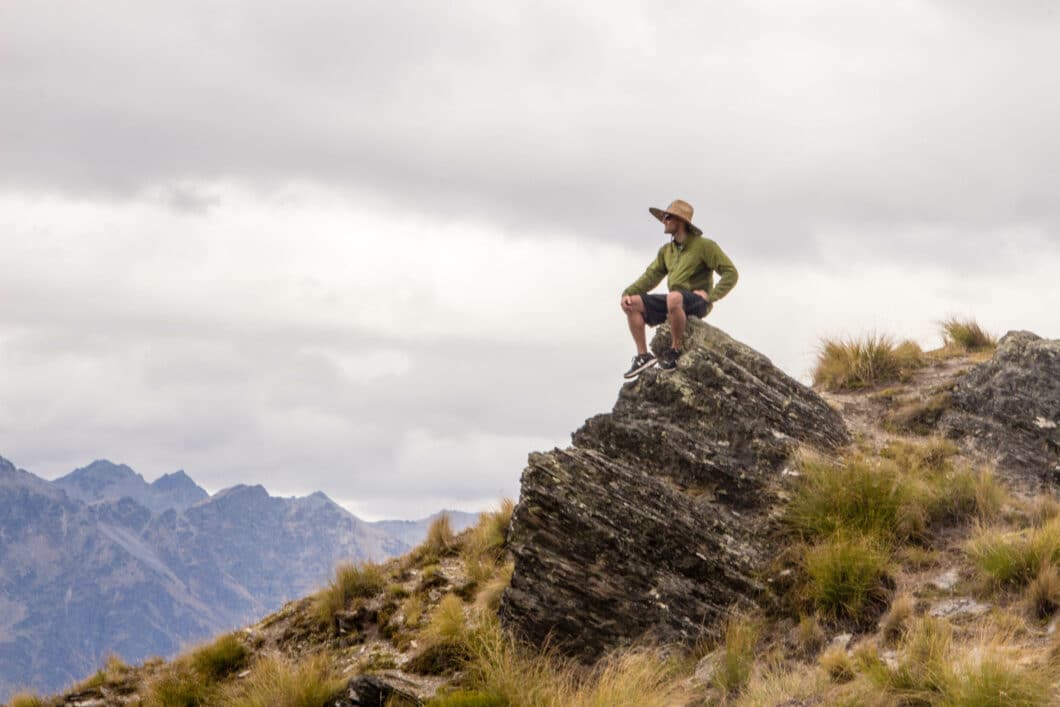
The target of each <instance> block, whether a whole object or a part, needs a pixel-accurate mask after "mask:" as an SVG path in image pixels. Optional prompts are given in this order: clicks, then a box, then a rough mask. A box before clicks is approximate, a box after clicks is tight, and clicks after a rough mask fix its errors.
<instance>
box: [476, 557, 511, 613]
mask: <svg viewBox="0 0 1060 707" xmlns="http://www.w3.org/2000/svg"><path fill="white" fill-rule="evenodd" d="M514 572H515V565H514V564H512V563H511V562H506V563H505V564H504V565H502V566H501V567H500V569H498V570H497V572H496V573H495V574H494V575H493V577H492V578H491V579H490V580H489V581H488V582H487V583H486V584H485V585H484V586H483V587H482V589H480V590H479V592H478V594H477V595H476V596H475V608H476V609H477V610H479V611H483V612H487V613H493V614H496V613H497V610H498V609H500V606H501V597H502V596H503V595H504V590H505V589H507V588H508V585H509V584H511V583H512V574H514Z"/></svg>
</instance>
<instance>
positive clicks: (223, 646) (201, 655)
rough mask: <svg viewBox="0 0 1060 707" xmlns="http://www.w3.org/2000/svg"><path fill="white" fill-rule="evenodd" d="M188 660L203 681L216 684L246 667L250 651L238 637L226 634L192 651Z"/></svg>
mask: <svg viewBox="0 0 1060 707" xmlns="http://www.w3.org/2000/svg"><path fill="white" fill-rule="evenodd" d="M188 660H189V661H190V662H191V667H192V668H193V669H194V670H195V672H197V673H198V674H199V675H200V676H201V677H202V678H203V679H204V680H208V681H212V682H216V681H218V680H223V679H224V678H226V677H228V676H229V675H231V674H232V673H234V672H236V671H237V670H242V669H243V668H244V667H246V665H247V662H248V661H249V660H250V651H249V650H247V647H246V646H245V645H243V642H242V641H240V640H239V636H237V635H236V634H234V633H228V634H225V635H224V636H221V637H220V638H218V639H217V640H216V641H214V642H213V643H210V644H207V645H205V646H202V647H200V648H197V649H196V650H194V651H193V652H192V653H191V655H190V656H188Z"/></svg>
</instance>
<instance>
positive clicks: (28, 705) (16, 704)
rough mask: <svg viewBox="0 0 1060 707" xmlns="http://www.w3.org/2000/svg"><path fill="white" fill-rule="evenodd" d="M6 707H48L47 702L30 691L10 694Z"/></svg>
mask: <svg viewBox="0 0 1060 707" xmlns="http://www.w3.org/2000/svg"><path fill="white" fill-rule="evenodd" d="M7 704H8V707H48V703H47V702H45V701H44V699H42V698H41V697H39V696H38V695H35V694H34V693H32V692H19V693H18V694H16V695H12V697H11V699H10V700H9V701H8V703H7Z"/></svg>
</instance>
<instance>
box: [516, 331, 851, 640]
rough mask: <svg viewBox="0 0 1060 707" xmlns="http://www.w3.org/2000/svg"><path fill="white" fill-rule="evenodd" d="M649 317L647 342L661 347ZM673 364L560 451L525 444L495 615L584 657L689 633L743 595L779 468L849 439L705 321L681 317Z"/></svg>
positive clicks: (775, 372) (812, 397)
mask: <svg viewBox="0 0 1060 707" xmlns="http://www.w3.org/2000/svg"><path fill="white" fill-rule="evenodd" d="M668 342H669V332H668V331H667V330H666V329H665V327H664V328H662V329H661V330H660V331H659V333H658V334H657V336H656V337H655V340H654V342H653V344H652V346H653V348H655V349H656V352H658V351H659V349H661V348H662V347H663V346H666V345H668ZM685 349H686V354H685V355H684V356H682V358H681V359H680V362H679V365H678V368H677V370H675V371H673V372H669V371H663V370H661V369H653V370H649V371H647V372H645V373H644V374H642V375H641V376H640V377H639V378H638V379H637V380H636V381H635V382H633V383H630V384H627V385H625V386H623V388H622V391H621V393H620V394H619V398H618V402H617V403H616V404H615V407H614V410H613V411H612V412H611V413H609V414H603V415H598V416H596V417H593V418H591V419H589V420H588V421H587V422H586V423H585V425H584V426H583V427H582V428H581V429H579V430H578V431H577V432H575V433H574V435H573V443H574V444H573V446H572V447H570V448H568V449H565V450H559V449H556V450H553V451H552V452H548V453H545V454H532V455H530V463H529V466H528V467H527V468H526V470H525V471H524V472H523V476H522V490H521V494H520V499H519V504H518V506H517V507H516V511H515V515H514V517H513V521H512V528H511V533H510V537H509V549H510V551H511V553H512V555H513V556H514V558H515V573H514V575H513V576H512V582H511V587H510V588H509V589H508V591H507V592H506V593H505V595H504V599H503V603H502V605H501V615H502V617H503V618H504V620H505V622H506V623H507V624H508V625H509V626H511V627H513V628H515V629H516V630H517V632H519V633H520V634H522V635H524V636H525V637H527V638H529V639H530V640H532V641H534V642H536V643H539V644H540V643H543V642H544V641H546V640H552V641H556V642H559V643H560V644H561V645H563V646H564V648H565V649H566V650H568V651H571V652H573V653H577V654H579V655H582V656H584V657H587V658H593V657H597V656H599V655H600V654H601V653H602V652H604V651H605V650H607V649H608V648H612V647H614V646H616V645H618V644H620V643H622V642H624V641H630V640H634V639H638V638H641V637H643V636H644V635H645V634H648V633H650V634H651V635H652V636H653V637H654V638H655V639H657V640H660V641H663V642H671V641H680V642H684V643H689V642H692V641H695V640H697V639H699V638H700V637H701V636H702V635H703V634H704V632H707V633H709V632H710V631H711V629H712V627H714V626H715V625H716V624H717V622H718V620H719V619H720V618H722V617H723V616H724V615H725V614H726V613H727V612H728V611H729V610H730V609H731V608H732V607H734V606H736V605H738V604H740V603H746V602H749V601H753V600H754V597H755V596H756V595H757V594H758V592H759V591H760V590H761V589H762V586H761V580H760V579H759V574H760V572H761V569H762V567H763V564H764V562H765V561H766V560H767V559H769V558H771V557H772V556H773V555H774V554H775V553H776V550H777V548H776V546H775V545H774V544H773V541H771V540H770V537H769V533H768V530H769V525H770V523H769V521H770V511H771V509H772V508H773V506H774V505H775V504H776V503H777V501H778V499H779V496H778V491H779V484H778V481H779V480H780V477H781V474H782V473H783V469H784V466H785V464H786V463H787V462H788V460H789V458H790V457H791V455H792V453H793V452H794V451H795V450H796V449H797V448H798V447H800V446H802V445H806V446H809V447H812V448H817V449H820V450H823V451H828V450H833V449H835V448H837V447H839V446H841V445H843V444H845V443H847V442H848V441H849V436H848V433H847V431H846V428H845V426H844V424H843V421H842V419H841V418H840V416H839V415H838V414H837V413H836V412H835V410H833V409H832V408H831V407H829V406H828V404H827V403H826V402H825V401H824V400H823V399H822V398H821V397H820V396H819V395H818V394H817V393H815V392H814V391H812V390H810V389H809V388H807V387H806V386H804V385H802V384H801V383H799V382H798V381H796V380H794V379H793V378H791V377H790V376H788V375H787V374H785V373H783V372H782V371H781V370H779V369H778V368H777V367H776V366H774V365H773V364H772V363H771V362H770V361H769V359H767V358H766V357H765V356H763V355H761V354H760V353H758V352H756V351H754V350H753V349H751V348H749V347H748V346H746V345H744V344H741V343H740V342H738V341H735V340H734V339H732V338H731V337H729V336H728V335H727V334H725V333H724V332H723V331H721V330H720V329H718V328H716V327H713V326H711V325H709V324H706V323H703V322H700V321H698V320H691V321H689V328H688V335H687V343H686V346H685Z"/></svg>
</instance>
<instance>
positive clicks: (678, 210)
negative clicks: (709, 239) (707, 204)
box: [648, 199, 703, 236]
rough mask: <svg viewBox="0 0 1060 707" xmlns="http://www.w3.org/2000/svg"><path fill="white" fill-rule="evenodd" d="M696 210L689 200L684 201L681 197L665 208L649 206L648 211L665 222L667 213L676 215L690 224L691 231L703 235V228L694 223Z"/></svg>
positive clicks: (689, 230) (689, 229)
mask: <svg viewBox="0 0 1060 707" xmlns="http://www.w3.org/2000/svg"><path fill="white" fill-rule="evenodd" d="M694 211H695V210H694V209H693V208H692V205H691V204H689V203H688V202H687V201H682V200H681V199H674V200H673V201H671V202H670V205H669V206H667V207H666V208H665V209H657V208H655V207H654V206H649V207H648V213H650V214H651V215H652V216H654V217H655V218H657V219H659V220H660V221H662V222H664V223H665V216H666V215H667V214H670V215H671V216H676V217H677V218H679V219H681V220H682V221H684V222H685V225H686V226H688V232H689V233H693V234H695V235H697V236H702V235H703V229H701V228H700V227H699V226H696V225H695V224H693V223H692V214H693V213H694Z"/></svg>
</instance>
